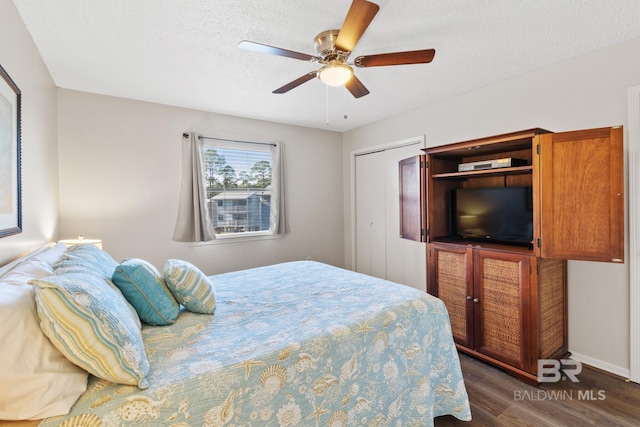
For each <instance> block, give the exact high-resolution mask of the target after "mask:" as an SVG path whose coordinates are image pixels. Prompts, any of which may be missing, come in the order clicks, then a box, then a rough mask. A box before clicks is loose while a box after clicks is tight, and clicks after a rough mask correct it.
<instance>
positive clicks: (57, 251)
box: [34, 242, 67, 265]
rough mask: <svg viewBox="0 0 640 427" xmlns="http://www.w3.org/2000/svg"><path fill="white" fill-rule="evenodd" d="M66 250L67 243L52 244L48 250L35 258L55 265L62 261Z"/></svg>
mask: <svg viewBox="0 0 640 427" xmlns="http://www.w3.org/2000/svg"><path fill="white" fill-rule="evenodd" d="M66 251H67V245H65V244H64V243H62V242H59V243H56V244H55V245H53V246H51V247H50V248H49V249H47V250H46V251H43V252H41V253H39V254H38V255H36V256H35V257H34V258H37V259H41V260H43V261H45V262H46V263H47V264H49V265H55V264H56V263H57V262H58V261H60V258H62V254H64V253H65V252H66Z"/></svg>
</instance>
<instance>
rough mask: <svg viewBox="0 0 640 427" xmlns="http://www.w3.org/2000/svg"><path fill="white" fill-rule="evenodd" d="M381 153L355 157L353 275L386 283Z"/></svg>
mask: <svg viewBox="0 0 640 427" xmlns="http://www.w3.org/2000/svg"><path fill="white" fill-rule="evenodd" d="M384 162H385V152H384V151H380V152H376V153H370V154H364V155H360V156H356V271H358V272H359V273H364V274H368V275H370V276H375V277H380V278H382V279H386V277H387V260H386V257H387V254H386V242H385V239H386V194H385V191H386V190H385V186H386V184H385V172H384Z"/></svg>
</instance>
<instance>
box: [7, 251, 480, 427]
mask: <svg viewBox="0 0 640 427" xmlns="http://www.w3.org/2000/svg"><path fill="white" fill-rule="evenodd" d="M90 251H95V250H94V249H91V250H90ZM92 256H95V255H92ZM100 256H103V255H102V254H101V255H100ZM92 261H93V259H92ZM84 267H86V266H84V265H83V266H81V268H84ZM52 268H53V269H54V270H55V268H56V264H55V263H54V264H53V266H52ZM107 271H109V270H108V269H107ZM54 274H55V271H54ZM106 275H107V276H108V274H106ZM83 277H84V276H83ZM114 277H115V276H114ZM207 279H208V282H209V283H210V285H211V288H212V289H214V292H215V293H214V295H215V310H214V312H213V314H201V313H197V312H193V311H190V310H188V309H186V308H185V307H184V306H183V305H182V304H180V305H179V306H178V307H179V312H178V315H177V317H176V319H175V320H174V321H172V322H169V323H168V324H166V325H164V326H156V325H148V324H145V323H144V322H142V326H141V330H140V335H141V337H142V341H143V345H144V354H145V356H146V359H147V360H148V371H147V372H146V373H145V374H144V375H143V376H144V378H143V379H140V381H139V382H138V384H123V383H115V382H114V381H109V380H105V379H103V378H99V377H97V376H95V375H88V376H87V385H86V391H83V392H82V393H81V394H80V395H79V398H77V401H75V403H74V404H73V405H72V407H71V408H70V411H69V413H68V414H66V415H61V416H52V417H47V418H45V419H44V420H43V421H42V422H41V423H40V426H42V427H49V426H59V425H63V426H76V425H83V426H100V425H102V426H125V425H127V426H128V425H132V424H138V425H145V426H146V425H154V426H155V425H158V426H165V425H166V426H175V427H178V426H211V427H213V426H247V427H248V426H319V425H323V426H325V425H326V426H331V427H339V426H358V425H362V426H391V425H393V426H399V425H403V426H411V425H415V426H429V425H433V418H434V417H437V416H441V415H453V416H455V417H456V418H459V419H461V420H470V419H471V412H470V408H469V402H468V398H467V393H466V389H465V385H464V381H463V377H462V373H461V370H460V365H459V360H458V355H457V352H456V349H455V345H454V343H453V339H452V336H451V329H450V324H449V318H448V314H447V311H446V309H445V306H444V304H443V303H442V302H441V301H440V300H439V299H437V298H434V297H432V296H430V295H428V294H425V293H424V292H421V291H418V290H415V289H413V288H409V287H406V286H403V285H399V284H395V283H392V282H388V281H385V280H381V279H376V278H372V277H369V276H366V275H362V274H359V273H355V272H351V271H347V270H343V269H340V268H336V267H333V266H329V265H326V264H323V263H319V262H314V261H295V262H287V263H282V264H277V265H271V266H266V267H259V268H253V269H248V270H244V271H237V272H232V273H225V274H219V275H214V276H210V277H208V278H207ZM1 280H2V278H1V277H0V281H1ZM43 280H47V278H46V277H45V278H44V279H43ZM30 286H38V283H34V282H33V281H32V283H31V285H30ZM122 293H123V294H124V295H126V292H124V291H123V292H122ZM188 305H189V304H188V303H187V306H188ZM38 310H41V308H40V307H38Z"/></svg>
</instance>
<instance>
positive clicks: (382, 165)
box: [355, 143, 426, 290]
mask: <svg viewBox="0 0 640 427" xmlns="http://www.w3.org/2000/svg"><path fill="white" fill-rule="evenodd" d="M421 147H422V145H421V144H417V143H416V144H412V145H404V146H401V147H395V148H388V149H385V150H381V151H377V152H374V153H368V154H363V155H359V156H356V165H355V166H356V174H355V177H356V242H355V244H356V266H355V269H356V271H358V272H361V273H365V274H369V275H371V276H376V277H380V278H383V279H387V280H391V281H393V282H397V283H402V284H404V285H407V286H412V287H414V288H417V289H421V290H426V245H425V243H421V242H414V241H411V240H407V239H402V238H401V237H400V180H399V173H398V163H399V162H400V161H401V160H403V159H406V158H408V157H411V156H415V155H418V154H421V153H422V151H421Z"/></svg>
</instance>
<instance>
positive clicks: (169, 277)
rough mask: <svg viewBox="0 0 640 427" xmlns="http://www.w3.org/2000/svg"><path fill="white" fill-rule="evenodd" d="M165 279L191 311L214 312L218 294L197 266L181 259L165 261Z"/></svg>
mask: <svg viewBox="0 0 640 427" xmlns="http://www.w3.org/2000/svg"><path fill="white" fill-rule="evenodd" d="M164 281H165V283H166V284H167V287H168V288H169V290H170V291H171V293H172V294H173V296H174V297H175V298H176V299H177V300H178V302H179V303H180V304H182V305H183V306H184V308H186V309H187V310H189V311H192V312H194V313H202V314H213V312H214V311H215V309H216V294H215V289H214V288H213V283H211V280H209V278H208V277H207V276H206V275H205V274H204V273H203V272H201V271H200V270H199V269H198V268H197V267H196V266H194V265H193V264H190V263H188V262H187V261H182V260H179V259H168V260H166V261H165V262H164Z"/></svg>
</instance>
